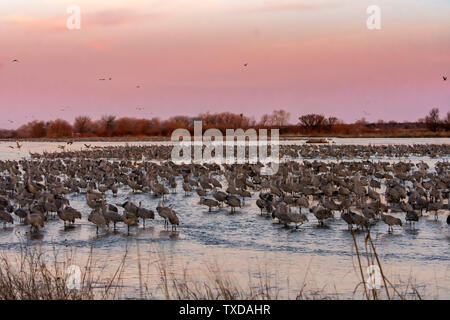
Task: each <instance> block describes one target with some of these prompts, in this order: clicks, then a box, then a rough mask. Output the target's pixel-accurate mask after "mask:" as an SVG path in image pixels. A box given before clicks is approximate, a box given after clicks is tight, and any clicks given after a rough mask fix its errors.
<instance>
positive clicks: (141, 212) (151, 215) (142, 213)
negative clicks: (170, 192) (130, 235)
mask: <svg viewBox="0 0 450 320" xmlns="http://www.w3.org/2000/svg"><path fill="white" fill-rule="evenodd" d="M137 217H138V218H141V219H142V221H143V222H144V228H145V220H146V219H155V212H154V211H153V210H150V209H145V208H142V201H140V202H139V207H138V209H137Z"/></svg>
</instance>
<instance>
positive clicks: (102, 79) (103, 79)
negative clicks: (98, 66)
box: [98, 78, 106, 81]
mask: <svg viewBox="0 0 450 320" xmlns="http://www.w3.org/2000/svg"><path fill="white" fill-rule="evenodd" d="M98 80H99V81H105V80H106V79H105V78H101V79H98Z"/></svg>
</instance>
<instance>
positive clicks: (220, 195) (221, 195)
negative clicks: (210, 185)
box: [212, 189, 227, 204]
mask: <svg viewBox="0 0 450 320" xmlns="http://www.w3.org/2000/svg"><path fill="white" fill-rule="evenodd" d="M212 196H213V197H214V199H216V200H217V201H219V203H220V204H223V203H224V202H225V200H226V199H227V194H226V193H225V192H223V191H222V190H217V189H214V190H213V192H212Z"/></svg>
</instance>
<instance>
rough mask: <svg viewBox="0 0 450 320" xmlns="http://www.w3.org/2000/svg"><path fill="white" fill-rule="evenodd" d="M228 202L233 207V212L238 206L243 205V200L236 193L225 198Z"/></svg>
mask: <svg viewBox="0 0 450 320" xmlns="http://www.w3.org/2000/svg"><path fill="white" fill-rule="evenodd" d="M225 202H226V204H228V205H229V206H230V207H231V212H232V213H233V212H235V211H236V208H237V207H239V208H240V207H241V200H239V198H238V197H236V196H234V195H231V194H230V195H227V198H226V200H225Z"/></svg>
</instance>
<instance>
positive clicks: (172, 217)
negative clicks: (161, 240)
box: [169, 209, 180, 231]
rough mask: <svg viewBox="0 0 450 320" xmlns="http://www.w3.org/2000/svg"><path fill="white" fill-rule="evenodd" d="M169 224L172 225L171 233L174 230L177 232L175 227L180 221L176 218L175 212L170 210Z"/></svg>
mask: <svg viewBox="0 0 450 320" xmlns="http://www.w3.org/2000/svg"><path fill="white" fill-rule="evenodd" d="M169 222H170V224H171V225H172V231H173V229H174V228H175V231H176V230H177V226H178V225H179V224H180V219H178V216H177V214H176V212H175V211H173V210H172V209H171V210H170V213H169Z"/></svg>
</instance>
